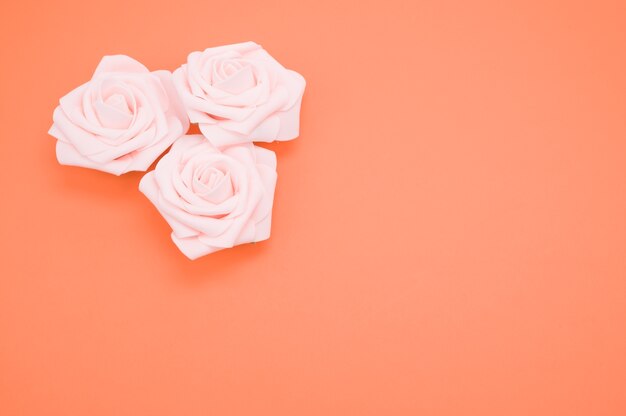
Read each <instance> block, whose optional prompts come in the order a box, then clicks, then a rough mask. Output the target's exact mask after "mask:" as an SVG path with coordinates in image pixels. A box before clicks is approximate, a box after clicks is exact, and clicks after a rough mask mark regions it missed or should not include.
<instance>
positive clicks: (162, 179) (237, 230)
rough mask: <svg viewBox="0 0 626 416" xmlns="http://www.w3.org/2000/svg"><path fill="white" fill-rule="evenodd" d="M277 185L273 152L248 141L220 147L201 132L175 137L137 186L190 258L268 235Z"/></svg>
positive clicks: (176, 242)
mask: <svg viewBox="0 0 626 416" xmlns="http://www.w3.org/2000/svg"><path fill="white" fill-rule="evenodd" d="M275 186H276V155H275V154H274V152H272V151H270V150H267V149H263V148H261V147H257V146H254V145H252V144H250V143H246V144H241V145H235V146H230V147H228V148H225V149H223V150H219V149H218V148H217V147H215V146H213V145H212V144H211V143H209V141H207V140H206V138H204V137H203V136H201V135H199V134H196V135H188V136H183V137H181V138H180V139H178V140H177V141H176V142H175V143H174V145H173V146H172V148H171V150H170V151H169V152H168V153H167V154H166V155H165V156H163V158H161V160H160V161H159V163H157V166H156V168H155V170H153V171H151V172H148V173H147V174H146V175H145V176H144V177H143V178H142V179H141V182H140V184H139V190H140V191H141V192H143V193H144V194H145V195H146V196H147V197H148V199H150V201H151V202H152V203H153V204H154V205H155V206H156V208H157V209H158V210H159V212H160V213H161V215H163V217H164V218H165V219H166V220H167V222H168V223H169V224H170V226H171V227H172V230H173V231H172V240H173V241H174V243H175V244H176V245H177V246H178V248H179V249H180V250H181V251H182V252H183V253H184V254H185V255H186V256H187V257H189V258H190V259H192V260H193V259H196V258H198V257H200V256H204V255H206V254H209V253H212V252H214V251H217V250H221V249H223V248H227V247H233V246H235V245H237V244H243V243H251V242H257V241H261V240H266V239H268V238H269V236H270V226H271V219H272V215H271V214H272V204H273V200H274V188H275Z"/></svg>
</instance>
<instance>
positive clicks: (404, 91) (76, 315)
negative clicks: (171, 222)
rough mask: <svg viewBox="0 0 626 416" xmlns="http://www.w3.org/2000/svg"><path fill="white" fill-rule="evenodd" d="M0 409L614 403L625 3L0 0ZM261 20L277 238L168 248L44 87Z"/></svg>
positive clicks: (487, 407)
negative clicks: (278, 121)
mask: <svg viewBox="0 0 626 416" xmlns="http://www.w3.org/2000/svg"><path fill="white" fill-rule="evenodd" d="M0 9H1V10H0V19H1V22H0V23H1V24H0V34H1V51H2V52H1V53H2V61H3V64H2V67H1V69H0V92H1V94H2V99H1V100H0V109H1V119H0V126H2V127H1V128H2V137H1V140H2V145H3V147H2V152H1V153H0V168H1V169H2V173H1V174H0V189H2V198H1V199H2V201H1V202H0V221H1V224H0V233H1V240H0V241H1V244H2V247H1V250H0V253H1V254H0V256H1V262H0V414H1V415H3V416H14V415H28V416H30V415H47V416H49V415H64V416H68V415H81V416H82V415H90V416H98V415H103V416H104V415H151V416H152V415H157V416H158V415H164V416H165V415H185V416H189V415H272V416H280V415H359V416H367V415H377V416H379V415H402V416H404V415H418V414H419V415H481V416H485V415H507V416H512V415H535V416H536V415H568V416H574V415H594V416H598V415H616V416H617V415H620V416H621V415H625V414H626V121H625V117H626V50H625V49H624V45H626V3H625V2H623V1H613V2H608V1H593V2H582V1H568V2H565V1H522V0H514V1H506V2H503V1H495V0H494V1H471V2H467V1H435V0H428V1H421V0H420V1H408V0H407V1H398V0H388V1H384V2H374V1H366V0H361V1H356V0H354V1H339V0H333V1H326V0H317V1H308V0H307V1H304V0H302V1H301V0H298V1H289V2H287V1H284V2H280V1H275V0H266V1H240V2H211V1H206V0H202V1H200V0H194V1H187V2H162V3H158V2H152V1H135V2H131V1H122V0H111V1H106V2H87V1H65V0H64V1H58V2H57V1H54V2H53V1H50V2H43V1H35V0H23V1H19V2H17V1H7V2H3V3H2V5H1V6H0ZM244 40H254V41H256V42H259V43H260V44H262V45H263V46H265V48H266V49H267V50H268V51H269V52H270V53H271V54H272V55H274V56H275V57H276V58H277V59H278V60H279V61H281V62H282V63H283V64H284V65H285V66H287V67H289V68H293V69H295V70H297V71H299V72H300V73H302V74H303V75H304V76H305V77H306V79H307V81H308V85H307V91H306V93H305V97H304V103H303V109H302V128H301V136H300V138H299V139H297V140H295V141H292V142H287V143H280V144H278V143H277V144H270V145H267V147H269V148H271V149H273V150H275V151H276V152H277V154H278V163H279V167H278V169H279V179H278V187H277V195H276V201H275V209H274V223H273V230H272V232H273V234H272V238H271V239H270V240H269V241H267V242H263V243H259V244H254V245H252V244H251V245H246V246H242V247H238V248H236V249H233V250H228V251H223V252H220V253H217V254H214V255H210V256H208V257H205V258H203V259H201V260H198V261H195V262H191V261H188V260H187V259H186V258H185V257H184V256H183V255H182V254H181V253H179V252H178V250H177V249H176V247H175V246H174V245H173V243H172V242H171V241H170V238H169V232H170V230H169V227H168V226H167V224H166V223H165V221H164V220H163V219H162V218H161V217H160V216H159V215H158V213H157V212H156V210H155V209H154V208H153V207H152V206H151V205H150V203H149V202H148V200H147V199H146V198H145V197H144V196H143V195H142V194H140V193H139V192H138V191H137V189H136V188H137V185H138V182H139V179H140V177H141V174H140V173H133V174H128V175H125V176H123V177H121V178H118V177H114V176H111V175H107V174H104V173H100V172H96V171H89V170H85V169H79V168H70V167H64V166H59V165H58V164H57V163H56V161H55V156H54V140H53V139H52V138H51V137H49V136H48V135H47V133H46V132H47V129H48V128H49V126H50V123H51V117H52V110H53V109H54V107H55V105H56V103H57V100H58V98H59V97H61V96H62V95H64V94H65V93H66V92H67V91H69V90H70V89H72V88H74V87H75V86H77V85H79V84H81V83H82V82H84V81H86V80H88V79H89V78H90V76H91V74H92V72H93V70H94V68H95V67H96V65H97V64H98V62H99V60H100V58H101V56H102V55H105V54H114V53H124V54H128V55H130V56H132V57H134V58H136V59H138V60H139V61H141V62H143V63H144V64H145V65H147V66H148V67H149V68H151V69H170V70H173V69H175V68H176V67H177V66H178V65H180V64H182V63H183V62H184V60H185V58H186V56H187V54H188V53H189V52H191V51H193V50H200V49H204V48H206V47H209V46H216V45H221V44H227V43H234V42H239V41H244Z"/></svg>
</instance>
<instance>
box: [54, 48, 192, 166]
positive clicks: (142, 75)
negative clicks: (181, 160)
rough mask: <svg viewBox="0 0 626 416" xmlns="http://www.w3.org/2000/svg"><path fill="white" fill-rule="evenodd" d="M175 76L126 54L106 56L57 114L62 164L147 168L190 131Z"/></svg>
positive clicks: (69, 96)
mask: <svg viewBox="0 0 626 416" xmlns="http://www.w3.org/2000/svg"><path fill="white" fill-rule="evenodd" d="M171 78H172V75H171V73H170V72H169V71H155V72H150V71H148V69H147V68H146V67H145V66H143V65H142V64H140V63H139V62H137V61H135V60H134V59H132V58H130V57H128V56H124V55H115V56H105V57H104V58H102V61H100V64H99V65H98V67H97V68H96V71H95V73H94V74H93V77H92V78H91V80H90V81H89V82H87V83H86V84H83V85H81V86H80V87H78V88H76V89H75V90H73V91H71V92H70V93H69V94H67V95H66V96H64V97H63V98H61V100H60V105H59V106H58V107H57V108H56V109H55V110H54V115H53V120H54V124H53V125H52V127H51V128H50V131H49V133H50V134H51V135H52V136H54V137H55V138H57V139H58V141H57V147H56V152H57V159H58V161H59V163H61V164H62V165H72V166H82V167H86V168H92V169H98V170H101V171H104V172H109V173H113V174H115V175H120V174H122V173H125V172H129V171H133V170H140V171H145V170H146V169H148V167H149V166H150V165H151V164H152V162H154V161H155V160H156V158H157V157H159V155H160V154H161V153H163V152H164V151H165V149H167V148H168V147H169V146H170V145H171V144H172V143H173V142H174V140H176V139H177V138H178V137H180V136H181V135H182V134H184V133H185V132H186V131H187V130H188V128H189V119H188V117H187V115H186V112H185V110H184V108H183V107H182V103H181V102H180V100H179V98H178V96H177V94H176V91H175V89H174V87H173V84H172V80H171Z"/></svg>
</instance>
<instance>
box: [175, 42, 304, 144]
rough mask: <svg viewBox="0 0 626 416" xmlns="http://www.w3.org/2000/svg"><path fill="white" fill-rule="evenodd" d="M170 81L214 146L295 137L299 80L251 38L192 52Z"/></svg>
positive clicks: (298, 104)
mask: <svg viewBox="0 0 626 416" xmlns="http://www.w3.org/2000/svg"><path fill="white" fill-rule="evenodd" d="M174 85H175V86H176V89H177V90H178V92H179V94H180V96H181V98H182V100H183V103H184V105H185V108H186V109H187V113H188V114H189V118H190V119H191V121H192V122H193V123H198V124H199V127H200V131H202V134H204V136H205V137H206V138H207V139H209V140H210V141H211V143H213V144H214V145H215V146H218V147H221V146H227V145H232V144H238V143H247V142H253V141H261V142H272V141H274V140H291V139H294V138H296V137H298V134H299V128H300V104H301V102H302V94H303V93H304V86H305V81H304V78H303V77H302V76H301V75H300V74H298V73H297V72H295V71H291V70H289V69H285V68H284V67H283V66H282V65H281V64H279V63H278V61H276V60H275V59H274V58H272V57H271V56H270V55H269V54H268V53H267V52H266V51H265V50H264V49H263V48H262V47H261V46H259V45H257V44H256V43H254V42H245V43H238V44H234V45H228V46H219V47H216V48H209V49H206V50H204V51H203V52H192V53H191V54H190V55H189V56H188V58H187V63H186V64H184V65H182V66H181V67H180V68H178V69H177V70H176V71H174Z"/></svg>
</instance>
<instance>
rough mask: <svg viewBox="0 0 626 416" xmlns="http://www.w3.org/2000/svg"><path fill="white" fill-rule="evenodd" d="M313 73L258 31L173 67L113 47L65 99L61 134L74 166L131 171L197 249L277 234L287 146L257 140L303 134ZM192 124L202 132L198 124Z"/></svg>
mask: <svg viewBox="0 0 626 416" xmlns="http://www.w3.org/2000/svg"><path fill="white" fill-rule="evenodd" d="M304 87H305V81H304V78H303V77H302V76H301V75H300V74H298V73H297V72H294V71H292V70H289V69H286V68H284V67H283V66H282V65H281V64H280V63H278V61H276V60H275V59H274V58H272V57H271V56H270V55H269V54H268V53H267V52H266V51H265V50H264V49H263V48H262V47H261V46H259V45H257V44H256V43H254V42H245V43H239V44H235V45H228V46H220V47H215V48H208V49H206V50H204V51H202V52H192V53H191V54H190V55H189V56H188V58H187V62H186V63H185V64H183V65H182V66H181V67H180V68H178V69H176V70H175V71H174V72H173V73H171V72H169V71H153V72H151V71H150V70H148V69H147V68H146V67H145V66H144V65H142V64H141V63H139V62H137V61H136V60H134V59H132V58H130V57H128V56H124V55H115V56H105V57H104V58H102V60H101V61H100V64H99V65H98V67H97V68H96V71H95V72H94V74H93V77H92V78H91V80H90V81H89V82H87V83H85V84H83V85H81V86H79V87H78V88H76V89H74V90H73V91H71V92H70V93H68V94H67V95H65V96H64V97H63V98H61V99H60V102H59V106H58V107H57V108H56V109H55V110H54V115H53V125H52V127H51V128H50V131H49V133H50V135H52V136H53V137H55V138H56V139H57V144H56V154H57V159H58V161H59V163H61V164H63V165H72V166H80V167H86V168H91V169H97V170H101V171H103V172H108V173H112V174H115V175H121V174H123V173H126V172H130V171H146V170H147V169H148V168H149V167H150V166H151V165H152V163H153V162H154V161H155V160H156V159H157V158H158V157H159V156H160V155H161V154H163V152H165V151H166V150H167V149H168V148H170V146H171V148H170V150H169V152H168V153H166V154H165V155H164V156H163V157H162V158H161V160H159V162H158V163H157V165H156V167H155V169H154V170H152V171H150V172H148V173H146V174H145V175H144V176H143V178H142V179H141V182H140V183H139V190H140V191H141V192H143V193H144V194H145V195H146V197H147V198H148V199H149V200H150V201H151V202H152V203H153V204H154V206H155V207H156V208H157V210H158V211H159V212H160V213H161V215H163V217H164V218H165V220H166V221H167V222H168V223H169V224H170V226H171V227H172V240H173V241H174V243H175V244H176V245H177V246H178V248H179V249H180V250H181V251H182V252H183V253H184V254H185V255H186V256H187V257H189V258H190V259H196V258H198V257H201V256H204V255H206V254H209V253H212V252H214V251H217V250H221V249H223V248H229V247H233V246H235V245H238V244H243V243H251V242H258V241H262V240H266V239H268V238H269V236H270V227H271V218H272V206H273V200H274V189H275V186H276V155H275V154H274V152H272V151H270V150H267V149H265V148H261V147H258V146H255V145H254V144H253V142H255V141H262V142H272V141H277V140H279V141H283V140H291V139H294V138H296V137H297V136H298V134H299V125H300V122H299V121H300V103H301V102H302V95H303V93H304ZM190 123H197V124H198V127H199V129H200V131H201V132H202V134H195V135H188V134H186V133H187V132H188V130H189V126H190Z"/></svg>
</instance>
